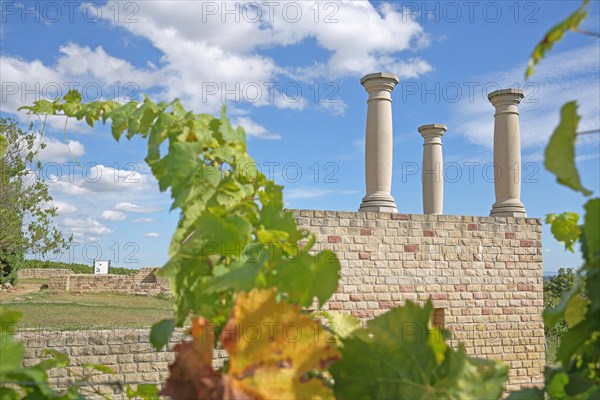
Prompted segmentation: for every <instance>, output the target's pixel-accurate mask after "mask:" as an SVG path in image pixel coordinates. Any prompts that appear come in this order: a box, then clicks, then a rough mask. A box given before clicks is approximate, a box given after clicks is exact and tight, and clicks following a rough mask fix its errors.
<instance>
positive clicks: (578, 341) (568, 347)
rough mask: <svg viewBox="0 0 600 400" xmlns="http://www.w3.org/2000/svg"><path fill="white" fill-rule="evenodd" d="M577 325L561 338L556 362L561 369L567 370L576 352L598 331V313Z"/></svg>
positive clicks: (599, 321)
mask: <svg viewBox="0 0 600 400" xmlns="http://www.w3.org/2000/svg"><path fill="white" fill-rule="evenodd" d="M594 314H595V315H590V316H588V317H587V318H586V319H584V320H583V321H582V322H580V323H579V324H577V325H575V326H574V327H571V328H569V330H567V332H566V333H565V334H564V335H563V336H562V338H561V340H560V345H559V346H558V352H557V353H556V359H557V361H560V362H561V364H562V365H563V368H565V369H568V368H569V364H570V363H571V359H572V358H573V356H574V355H575V354H576V353H577V352H578V350H579V349H580V347H581V346H583V345H584V344H585V342H586V341H588V340H590V339H592V335H594V334H595V333H596V334H597V332H598V331H600V312H595V313H594Z"/></svg>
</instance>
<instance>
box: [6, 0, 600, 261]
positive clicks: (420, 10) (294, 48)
mask: <svg viewBox="0 0 600 400" xmlns="http://www.w3.org/2000/svg"><path fill="white" fill-rule="evenodd" d="M579 4H580V3H579V2H577V1H562V2H561V1H541V2H394V3H390V2H360V1H352V2H315V1H305V2H293V1H292V2H279V1H274V2H260V1H259V2H250V3H245V2H237V6H236V3H235V2H228V3H225V2H221V1H218V2H210V1H209V2H204V3H201V2H191V1H187V2H175V1H145V2H141V1H140V2H134V1H128V2H119V3H112V2H108V3H106V2H92V3H79V4H75V3H73V2H62V1H47V2H24V3H23V2H2V4H1V10H0V13H1V18H2V23H1V25H0V44H1V55H0V78H1V82H2V95H1V102H0V107H1V112H2V114H3V115H5V116H6V115H11V116H13V117H15V118H17V119H19V120H20V121H21V122H23V124H25V123H26V122H27V120H28V117H27V115H25V114H23V113H17V111H16V109H17V108H18V107H20V106H22V105H25V104H31V103H32V102H33V101H34V100H36V99H39V98H40V97H46V98H53V97H55V96H56V95H57V94H64V93H66V91H67V90H68V89H69V88H70V87H76V88H78V89H80V90H83V92H84V97H85V98H86V99H88V100H94V99H97V98H100V97H102V98H113V99H115V98H118V99H120V100H123V101H125V100H127V99H128V98H134V99H137V98H139V97H140V96H141V94H143V93H147V94H149V95H150V96H151V97H152V98H153V99H155V100H172V99H174V98H175V97H179V98H180V99H181V100H182V102H183V103H184V105H185V106H186V107H187V108H190V109H193V110H195V111H197V112H210V113H215V112H217V111H218V109H219V107H220V104H221V103H222V102H223V101H225V102H226V103H227V105H228V113H229V115H230V116H231V118H232V120H233V121H234V122H235V123H238V124H240V125H242V126H244V127H245V128H246V130H247V133H248V147H249V152H250V154H251V155H252V156H253V157H254V158H255V159H256V160H257V162H258V165H259V166H260V167H261V169H262V170H263V172H265V173H269V174H271V173H272V175H273V177H274V178H275V180H276V181H278V182H280V183H283V184H284V185H285V198H286V206H287V207H289V208H310V209H329V210H356V209H357V208H358V206H359V204H360V201H361V198H362V196H363V195H364V161H363V160H364V159H363V153H364V135H365V131H364V130H365V119H366V92H365V91H364V89H363V88H362V86H361V85H360V82H359V80H360V77H361V76H363V75H365V74H367V73H372V72H378V71H386V72H392V73H396V74H397V75H398V76H399V77H400V80H401V82H400V84H399V85H398V86H397V87H396V89H395V90H394V92H393V94H392V97H393V101H394V103H393V118H394V120H393V123H394V166H393V183H392V195H393V196H394V198H395V199H396V203H397V205H398V209H399V212H403V213H421V212H422V211H421V210H422V208H421V182H420V175H419V173H418V172H417V170H415V168H418V165H419V163H420V161H421V157H422V153H421V151H422V147H421V145H422V138H421V137H420V135H419V134H418V132H417V127H419V126H420V125H424V124H429V123H444V124H446V125H447V126H448V132H446V134H445V136H444V138H443V142H444V149H443V150H444V161H445V163H446V170H445V172H446V174H445V175H446V176H445V178H446V183H445V199H444V210H445V213H447V214H457V215H488V214H489V211H490V208H491V205H492V204H493V202H494V189H493V182H492V180H491V178H492V175H493V172H492V169H491V168H486V166H489V165H490V163H491V162H492V134H493V107H492V106H491V105H490V104H489V102H488V101H487V100H486V94H487V93H489V92H491V91H493V90H496V89H499V88H505V87H520V88H523V89H524V90H525V95H526V97H525V99H524V101H523V103H522V104H521V106H520V111H521V135H522V156H523V172H522V174H523V176H522V177H523V183H522V201H523V203H524V204H525V207H526V209H527V212H528V215H529V216H530V217H542V218H543V217H544V215H545V214H547V213H550V212H562V211H566V210H569V211H576V212H581V207H580V205H582V204H583V202H584V199H583V198H582V196H581V195H578V194H576V193H574V192H571V191H570V190H568V189H566V188H564V187H561V186H559V185H558V184H556V183H555V182H554V178H553V177H552V176H551V175H550V174H548V173H547V172H546V171H545V170H544V168H543V164H542V163H543V149H544V147H545V145H546V143H547V140H548V137H549V135H550V134H551V132H552V130H553V129H554V127H555V126H556V124H557V122H558V115H559V114H558V111H559V109H560V106H561V105H562V104H563V103H565V102H566V101H569V100H578V101H579V104H580V108H579V111H580V114H581V115H582V117H583V118H582V121H581V125H580V127H581V130H588V129H597V128H598V127H599V126H600V115H599V114H600V111H599V110H600V103H599V102H600V100H599V99H600V83H599V82H600V77H599V70H600V41H598V39H594V38H592V37H590V36H584V35H580V34H574V33H569V34H567V35H566V37H565V38H564V40H563V41H562V42H561V43H559V44H558V45H557V46H556V47H555V48H554V50H553V51H552V52H551V53H550V55H549V57H547V59H545V60H543V61H542V62H541V64H540V65H539V67H537V68H536V72H535V74H534V75H533V77H532V78H531V79H530V80H529V81H524V71H525V66H526V62H527V59H528V57H529V55H530V53H531V51H532V49H533V48H534V46H535V44H536V43H537V41H539V40H540V39H541V38H542V37H543V35H544V33H545V32H546V31H547V30H548V29H549V28H550V27H551V26H552V25H553V24H554V23H556V22H558V21H559V20H561V19H562V18H564V17H565V16H566V15H567V13H570V12H571V11H572V10H574V9H575V8H576V7H577V6H578V5H579ZM599 8H600V7H599V3H598V2H597V1H594V2H592V3H591V4H590V6H588V10H589V11H590V17H589V18H588V19H587V20H586V21H585V22H584V24H583V28H584V29H587V30H591V31H599V30H600V24H599V15H600V11H599ZM33 121H34V122H36V123H38V125H37V128H39V121H38V120H37V119H34V120H33ZM64 125H65V121H64V120H63V119H60V118H50V119H49V120H48V121H47V123H46V130H45V134H44V139H43V140H44V141H45V142H46V144H47V148H46V149H45V150H44V151H43V152H42V154H41V155H40V159H41V160H42V161H44V163H45V164H44V170H43V173H42V177H43V178H45V179H48V180H49V187H50V190H51V193H52V195H53V196H54V199H55V205H56V206H58V208H59V217H58V218H57V220H56V222H57V224H58V225H59V226H60V227H61V229H63V231H65V232H67V233H72V234H74V235H75V239H76V241H77V242H78V243H79V245H77V246H74V247H73V248H72V249H71V251H70V252H69V253H66V254H63V255H62V260H63V261H75V262H85V263H89V262H90V260H91V259H94V258H103V259H111V260H112V262H113V265H119V266H127V267H133V268H137V267H141V266H152V265H161V264H162V263H164V262H165V261H166V259H167V248H168V243H169V240H170V237H171V234H172V232H173V230H174V226H175V223H176V220H177V217H178V216H177V214H176V213H169V211H168V210H169V206H170V201H169V197H168V194H164V193H163V194H161V193H159V191H158V189H157V185H156V181H155V180H154V179H153V178H152V176H151V174H150V171H149V169H148V168H147V166H146V165H145V163H144V161H143V160H144V157H145V152H146V148H145V143H144V142H143V141H142V140H137V139H134V140H132V141H130V142H127V141H125V142H123V143H117V142H115V141H114V140H113V139H112V137H111V136H110V133H109V131H108V128H106V127H100V128H96V129H93V130H92V129H90V128H88V127H86V126H85V125H84V124H81V123H78V122H77V121H69V122H68V124H67V127H66V129H65V128H64ZM23 126H25V125H23ZM598 147H599V139H598V135H587V136H585V137H584V138H583V140H582V141H581V143H580V144H579V146H578V147H577V163H578V167H579V168H580V171H581V175H582V180H583V183H584V185H585V186H586V187H587V188H589V189H591V190H593V191H594V192H595V194H597V193H598V192H599V191H600V189H599V187H600V183H599V175H600V174H598V172H599V170H600V164H599V163H600V160H599V158H598V155H599V148H598ZM73 157H75V159H73ZM74 163H78V164H74ZM543 247H544V271H545V272H546V273H551V272H553V271H556V270H557V269H558V268H559V267H562V266H571V267H573V266H577V265H579V263H580V260H579V256H578V255H577V254H575V255H573V254H569V253H567V252H565V251H564V250H563V248H562V246H561V245H560V243H558V242H556V241H555V240H554V239H553V238H552V237H551V234H550V232H549V229H548V228H547V227H544V241H543Z"/></svg>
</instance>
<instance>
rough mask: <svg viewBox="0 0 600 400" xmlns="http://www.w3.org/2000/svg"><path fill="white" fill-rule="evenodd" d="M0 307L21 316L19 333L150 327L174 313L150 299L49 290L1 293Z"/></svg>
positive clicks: (166, 304) (165, 304)
mask: <svg viewBox="0 0 600 400" xmlns="http://www.w3.org/2000/svg"><path fill="white" fill-rule="evenodd" d="M0 304H1V305H3V306H6V307H8V308H10V309H11V310H16V311H21V312H22V313H23V319H22V320H21V321H20V324H19V327H20V328H21V329H23V328H25V329H36V330H37V329H40V330H41V329H43V330H61V331H65V330H82V329H126V328H142V327H150V326H151V325H152V324H154V323H155V322H158V321H160V320H161V319H165V318H169V317H171V316H172V309H173V303H172V301H170V300H167V299H160V298H155V297H151V296H148V297H146V296H132V295H125V294H107V293H98V294H96V293H86V294H81V295H78V294H75V293H65V292H54V291H49V290H44V291H37V292H31V293H25V294H17V295H16V296H15V295H12V296H10V293H6V292H3V294H2V296H1V297H0ZM0 322H1V321H0Z"/></svg>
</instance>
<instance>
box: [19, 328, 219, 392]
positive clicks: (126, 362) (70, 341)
mask: <svg viewBox="0 0 600 400" xmlns="http://www.w3.org/2000/svg"><path fill="white" fill-rule="evenodd" d="M149 334H150V330H149V329H122V330H91V331H70V332H55V331H22V332H19V333H18V334H17V335H16V337H15V339H16V340H22V341H24V343H25V348H26V352H25V361H24V365H25V366H26V367H27V366H31V365H33V364H36V363H37V362H39V359H40V357H42V352H43V351H44V349H46V348H51V349H54V350H58V351H61V352H63V353H66V354H67V355H68V356H69V358H70V360H71V366H70V367H68V368H63V369H56V370H51V371H50V374H49V382H50V384H51V385H52V386H55V387H58V388H63V387H66V386H68V385H69V384H70V383H72V382H73V380H74V379H75V377H76V376H78V375H81V373H82V372H83V365H84V364H86V363H93V364H103V365H107V366H109V367H111V368H112V369H113V370H114V371H115V374H114V375H109V374H100V373H95V375H94V377H92V379H91V384H90V386H89V387H87V389H85V390H84V393H85V394H86V397H89V398H100V397H99V396H94V395H93V393H92V390H94V389H96V390H100V391H101V392H102V393H104V394H105V395H107V396H108V398H112V399H126V398H127V396H125V395H124V393H125V392H124V389H125V387H126V385H128V384H130V385H133V386H135V385H137V384H139V383H152V384H156V385H159V387H160V385H161V384H162V383H164V381H165V380H166V378H167V377H168V375H169V368H168V366H169V364H170V363H171V362H173V360H174V358H175V353H174V352H173V351H172V348H173V346H174V345H175V344H176V343H178V342H181V341H182V340H183V339H184V334H183V331H182V330H178V331H176V332H175V333H174V334H173V337H172V338H171V342H170V343H169V344H168V345H167V346H166V347H165V348H164V349H163V350H162V351H159V352H156V351H154V349H153V348H152V347H151V346H150V344H149V343H150V342H149ZM225 356H226V354H225V352H224V351H222V350H219V351H215V354H214V361H213V365H214V366H215V367H220V366H222V365H223V362H224V360H225Z"/></svg>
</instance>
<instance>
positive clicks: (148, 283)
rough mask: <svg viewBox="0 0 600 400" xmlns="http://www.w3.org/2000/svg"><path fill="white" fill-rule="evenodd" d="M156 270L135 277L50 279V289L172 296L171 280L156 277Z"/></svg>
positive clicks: (146, 271) (79, 275) (150, 269)
mask: <svg viewBox="0 0 600 400" xmlns="http://www.w3.org/2000/svg"><path fill="white" fill-rule="evenodd" d="M155 272H156V268H150V267H149V268H141V269H140V270H139V271H138V272H137V273H136V274H134V275H130V276H127V275H113V274H107V275H91V274H72V275H55V276H52V277H50V285H49V287H50V289H55V290H64V291H70V292H81V293H103V292H111V293H125V294H146V295H150V296H154V295H156V294H158V293H163V294H170V293H171V291H170V287H169V280H168V279H165V278H159V277H157V276H155V274H154V273H155Z"/></svg>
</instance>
